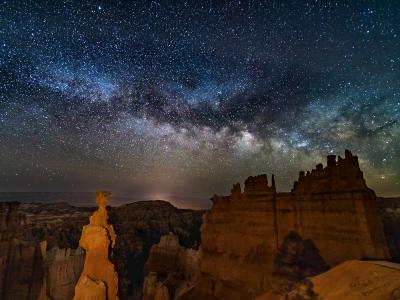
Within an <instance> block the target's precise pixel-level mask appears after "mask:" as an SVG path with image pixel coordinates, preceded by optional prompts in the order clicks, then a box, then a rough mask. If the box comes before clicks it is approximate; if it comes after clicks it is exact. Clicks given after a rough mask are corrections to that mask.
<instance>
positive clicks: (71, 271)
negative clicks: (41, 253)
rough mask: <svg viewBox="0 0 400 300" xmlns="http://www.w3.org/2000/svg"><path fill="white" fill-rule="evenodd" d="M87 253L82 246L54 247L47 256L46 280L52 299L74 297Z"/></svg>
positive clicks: (61, 299)
mask: <svg viewBox="0 0 400 300" xmlns="http://www.w3.org/2000/svg"><path fill="white" fill-rule="evenodd" d="M84 259H85V255H84V251H83V250H82V249H81V248H78V249H76V250H73V249H69V248H66V249H65V248H62V249H59V248H58V247H53V248H52V249H51V250H48V251H47V253H46V257H45V270H46V273H45V277H46V278H45V280H46V286H47V294H48V296H49V298H50V299H53V300H64V299H72V298H73V297H74V288H75V284H76V283H77V281H78V279H79V276H80V274H81V272H82V269H83V263H84Z"/></svg>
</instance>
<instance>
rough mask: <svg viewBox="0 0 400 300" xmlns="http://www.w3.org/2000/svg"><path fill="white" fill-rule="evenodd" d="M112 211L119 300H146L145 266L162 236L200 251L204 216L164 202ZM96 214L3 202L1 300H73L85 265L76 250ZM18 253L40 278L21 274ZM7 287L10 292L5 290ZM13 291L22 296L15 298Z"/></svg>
mask: <svg viewBox="0 0 400 300" xmlns="http://www.w3.org/2000/svg"><path fill="white" fill-rule="evenodd" d="M16 195H19V193H16ZM108 210H109V216H110V223H112V224H114V228H115V231H116V234H117V235H118V239H117V240H116V244H115V248H114V255H113V260H114V264H115V268H116V270H117V272H118V275H119V299H141V298H142V286H143V279H144V273H143V269H144V264H145V262H146V260H147V258H148V255H149V252H150V249H151V246H152V245H154V244H156V243H158V242H159V240H160V237H161V236H162V235H165V234H168V233H169V232H173V233H174V234H176V235H178V236H179V239H180V242H181V243H182V245H184V246H185V247H195V248H196V247H198V245H199V242H200V224H201V215H202V213H203V212H202V211H193V210H186V209H178V208H176V207H174V206H172V205H171V204H170V203H168V202H165V201H142V202H136V203H132V204H127V205H123V206H120V207H109V208H108ZM94 211H95V209H94V208H87V207H75V206H71V205H69V204H66V203H54V204H43V203H10V202H8V203H4V202H3V203H1V202H0V236H1V238H0V242H1V243H2V244H1V245H2V247H1V249H0V291H1V293H0V299H26V298H24V297H25V296H23V295H27V294H29V293H31V294H32V295H35V296H32V298H35V299H37V294H38V293H39V294H40V293H42V294H43V295H44V297H49V298H51V299H60V300H62V299H72V297H73V295H74V287H75V284H76V282H77V280H78V278H79V275H80V273H81V272H82V268H83V262H84V252H83V251H82V250H79V249H78V248H77V247H78V244H79V238H80V235H81V232H82V227H83V226H84V225H86V224H87V223H88V221H87V220H88V218H89V216H90V215H91V214H92V213H93V212H94ZM6 223H7V225H6ZM16 239H18V240H19V242H18V245H19V246H18V245H17V244H15V243H14V244H13V246H12V247H11V248H10V245H11V244H10V241H12V240H16ZM44 240H45V241H46V242H47V251H44V252H43V253H42V252H40V251H41V249H42V248H43V247H42V248H41V247H40V242H41V241H44ZM4 241H8V243H7V244H6V245H5V244H4V243H3V242H4ZM43 245H44V244H43V243H42V246H43ZM28 246H29V247H31V248H29V247H28ZM27 247H28V248H29V249H30V250H29V251H28V250H26V248H27ZM44 248H46V247H44ZM23 249H25V250H23ZM34 249H36V250H34ZM77 249H78V250H77ZM17 253H22V254H23V256H24V257H25V258H24V259H23V260H24V261H25V262H24V263H23V264H24V266H25V265H26V266H27V267H24V268H25V269H26V270H29V268H30V267H29V264H32V265H33V264H34V265H35V266H36V267H35V268H39V267H40V268H39V270H40V272H38V271H35V272H33V273H34V274H38V273H39V276H37V275H34V276H33V277H32V276H31V275H28V272H31V271H27V272H24V273H23V274H22V273H21V274H20V273H18V272H17V270H20V268H19V267H18V266H20V265H21V264H22V262H20V261H21V259H22V257H21V255H20V254H18V256H17ZM35 253H36V254H35ZM39 254H40V255H39ZM38 256H39V257H38ZM13 257H14V258H13ZM16 257H18V259H17V258H16ZM23 270H24V269H23ZM11 273H12V274H11ZM16 273H18V274H16ZM40 274H42V275H40ZM29 276H31V277H29ZM18 278H20V279H18ZM19 280H20V282H18V281H19ZM11 281H12V283H10V282H11ZM5 282H6V283H7V288H3V284H5ZM28 290H29V291H30V292H28ZM15 291H18V293H19V294H18V295H22V296H21V297H18V298H15V297H14V294H13V293H15ZM67 295H68V296H67ZM70 295H72V296H70Z"/></svg>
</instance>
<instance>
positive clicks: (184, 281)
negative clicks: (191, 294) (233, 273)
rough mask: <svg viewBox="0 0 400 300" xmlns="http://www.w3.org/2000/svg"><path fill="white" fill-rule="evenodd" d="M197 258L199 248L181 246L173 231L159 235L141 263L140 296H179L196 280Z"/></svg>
mask: <svg viewBox="0 0 400 300" xmlns="http://www.w3.org/2000/svg"><path fill="white" fill-rule="evenodd" d="M199 259H200V253H199V251H198V250H194V249H186V248H184V247H182V246H181V245H180V244H179V237H178V236H177V235H174V234H172V233H171V234H168V235H164V236H162V237H161V240H160V242H159V243H158V244H156V245H154V246H153V247H151V250H150V255H149V259H148V260H147V262H146V265H145V274H147V276H146V277H145V281H144V285H143V300H156V299H179V298H180V296H181V295H182V294H184V293H185V292H187V290H188V289H190V288H191V287H192V286H193V284H194V283H195V282H197V280H198V277H199V274H200V265H199V262H200V261H199Z"/></svg>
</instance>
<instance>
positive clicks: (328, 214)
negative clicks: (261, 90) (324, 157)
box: [182, 150, 390, 300]
mask: <svg viewBox="0 0 400 300" xmlns="http://www.w3.org/2000/svg"><path fill="white" fill-rule="evenodd" d="M271 181H272V182H271V184H269V183H268V179H267V176H266V175H260V176H256V177H249V178H248V179H247V180H246V181H245V186H244V191H242V190H241V187H240V185H239V184H235V185H233V188H232V191H231V194H230V195H229V196H214V197H213V198H212V199H211V200H212V202H213V207H212V209H211V210H209V211H208V212H207V213H206V214H205V215H204V217H203V225H202V228H201V240H202V243H201V260H200V261H201V263H200V269H201V275H200V280H199V281H198V283H197V285H196V286H195V287H194V288H193V289H192V290H191V291H190V292H188V293H187V295H186V298H185V297H183V298H182V299H221V300H222V299H231V300H235V299H238V300H239V299H240V300H243V299H252V298H254V297H256V296H258V295H260V294H262V293H263V292H273V293H275V294H277V295H279V294H281V295H282V294H285V293H286V292H287V291H289V290H290V289H291V288H292V286H293V284H294V283H295V282H298V281H299V280H302V279H304V278H305V277H308V276H314V275H317V274H320V273H322V272H324V271H326V270H328V269H329V268H331V267H333V266H335V265H338V264H340V263H342V262H344V261H346V260H352V259H388V258H390V255H389V251H388V248H387V245H386V241H385V237H384V232H383V225H382V220H381V215H380V211H379V206H378V200H377V197H376V195H375V193H374V192H373V190H371V189H369V188H368V187H367V185H366V183H365V180H364V178H363V173H362V172H361V170H360V168H359V164H358V158H357V156H353V155H352V154H351V152H350V151H348V150H346V152H345V157H344V158H341V157H339V158H338V160H336V156H333V155H330V156H328V161H327V166H326V167H325V168H324V167H323V165H322V164H319V165H317V166H316V169H313V170H312V171H311V172H307V173H304V172H300V175H299V179H298V181H297V182H296V183H295V184H294V187H293V189H292V191H291V192H290V193H277V192H276V188H275V182H274V177H273V176H272V180H271Z"/></svg>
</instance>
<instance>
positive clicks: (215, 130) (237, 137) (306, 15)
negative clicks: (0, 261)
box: [0, 0, 400, 199]
mask: <svg viewBox="0 0 400 300" xmlns="http://www.w3.org/2000/svg"><path fill="white" fill-rule="evenodd" d="M0 9H1V11H0V37H1V39H0V42H1V45H0V76H1V77H0V89H1V95H0V97H1V98H0V141H1V142H0V155H1V158H0V159H1V161H0V188H1V190H3V191H87V190H93V189H95V188H98V187H102V188H107V189H110V190H111V191H113V192H114V193H115V194H129V195H133V196H135V197H142V198H143V199H156V198H158V199H168V197H175V196H180V197H188V199H190V197H200V198H204V199H207V198H209V197H210V196H211V195H212V194H214V193H220V192H221V193H226V191H227V190H229V187H230V186H231V183H232V182H243V180H244V179H245V178H246V177H247V176H249V175H256V174H260V173H267V174H272V173H274V174H275V178H276V181H277V188H278V190H280V191H285V190H289V189H290V188H291V186H292V184H293V181H294V180H295V179H296V178H297V175H298V172H299V171H300V170H309V169H311V168H312V167H314V166H315V164H317V163H319V162H324V161H325V156H326V155H327V154H341V155H343V153H344V149H346V148H348V149H351V150H352V152H353V153H354V154H356V155H358V156H359V158H360V165H361V168H362V170H363V171H364V174H365V177H366V180H367V183H368V185H369V186H370V187H372V188H374V189H375V190H376V191H377V193H378V194H379V195H385V196H388V195H395V194H400V185H399V183H400V124H399V117H400V97H399V95H400V26H399V24H400V2H398V1H382V0H379V1H173V2H172V1H165V2H163V1H126V2H125V1H89V2H84V1H2V3H1V4H0Z"/></svg>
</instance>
